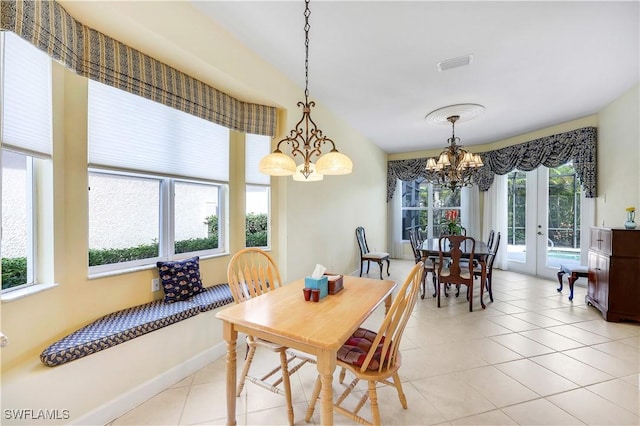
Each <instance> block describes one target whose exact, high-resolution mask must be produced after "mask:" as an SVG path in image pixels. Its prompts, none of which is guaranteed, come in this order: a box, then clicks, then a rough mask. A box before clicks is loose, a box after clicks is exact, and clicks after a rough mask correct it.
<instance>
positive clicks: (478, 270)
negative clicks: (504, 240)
mask: <svg viewBox="0 0 640 426" xmlns="http://www.w3.org/2000/svg"><path fill="white" fill-rule="evenodd" d="M492 232H493V231H492ZM499 247H500V233H499V232H498V235H497V236H496V237H495V247H494V248H493V249H492V250H491V252H490V253H489V255H488V256H487V259H486V266H485V267H486V268H487V281H486V282H485V283H481V284H482V285H484V286H485V288H486V289H487V291H488V292H489V300H491V301H492V302H493V288H492V287H493V286H492V279H491V277H492V276H493V263H494V262H495V260H496V256H497V255H498V248H499ZM473 276H474V277H475V278H480V279H482V265H480V264H478V265H476V266H475V267H474V268H473Z"/></svg>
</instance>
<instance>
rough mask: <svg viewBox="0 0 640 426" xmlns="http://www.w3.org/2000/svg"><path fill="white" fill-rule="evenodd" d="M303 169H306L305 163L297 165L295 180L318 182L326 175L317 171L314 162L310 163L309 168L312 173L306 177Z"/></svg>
mask: <svg viewBox="0 0 640 426" xmlns="http://www.w3.org/2000/svg"><path fill="white" fill-rule="evenodd" d="M302 169H304V163H302V164H300V165H299V166H298V167H296V172H295V173H294V174H293V180H295V181H298V182H318V181H320V180H322V179H324V175H321V174H320V173H318V172H317V171H316V165H315V164H313V163H309V170H311V174H310V175H309V176H307V177H306V178H305V177H304V175H303V174H302Z"/></svg>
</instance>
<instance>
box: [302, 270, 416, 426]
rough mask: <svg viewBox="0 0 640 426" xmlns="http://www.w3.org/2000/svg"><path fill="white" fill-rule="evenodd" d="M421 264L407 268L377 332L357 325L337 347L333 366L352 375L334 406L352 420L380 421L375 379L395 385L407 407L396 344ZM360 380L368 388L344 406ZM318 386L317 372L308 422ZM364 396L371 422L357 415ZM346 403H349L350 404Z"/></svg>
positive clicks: (413, 297) (412, 301)
mask: <svg viewBox="0 0 640 426" xmlns="http://www.w3.org/2000/svg"><path fill="white" fill-rule="evenodd" d="M423 268H424V265H423V264H422V262H418V263H416V265H415V266H414V267H413V269H412V270H411V272H409V275H408V276H407V278H406V280H405V281H404V284H403V285H402V287H400V289H399V290H398V292H397V294H396V296H395V299H394V300H393V303H392V304H391V307H390V308H389V310H388V311H387V313H386V315H385V317H384V320H383V321H382V324H381V325H380V328H379V329H378V332H377V333H375V332H373V331H371V330H367V329H365V328H358V330H356V332H355V333H353V335H352V336H351V337H350V338H349V339H348V340H347V341H346V342H345V344H344V345H343V346H342V347H341V348H340V349H339V350H338V358H337V360H336V366H338V367H342V368H343V369H345V370H348V371H349V372H351V374H353V375H354V376H355V378H354V379H353V381H352V382H351V383H350V384H349V385H348V386H346V388H345V390H344V392H343V393H342V395H341V396H340V397H339V398H338V400H337V401H336V402H335V403H334V410H335V411H337V412H338V413H340V414H342V415H344V416H346V417H348V418H350V419H351V420H353V421H354V422H356V423H359V424H367V425H371V424H374V425H379V424H380V411H379V408H378V394H377V392H376V385H377V384H378V383H381V384H384V385H388V386H393V387H395V389H396V392H397V393H398V398H399V399H400V403H401V404H402V408H404V409H407V398H406V396H405V394H404V391H403V390H402V382H401V381H400V376H399V375H398V370H399V369H400V366H401V365H402V357H401V355H400V351H399V350H398V349H399V347H400V341H401V340H402V334H403V332H404V329H405V327H406V325H407V322H408V321H409V317H410V316H411V312H412V311H413V308H414V307H415V304H416V300H417V296H418V291H419V288H420V280H421V277H422V273H423ZM343 379H344V370H343V372H342V373H341V374H340V383H342V382H343ZM360 380H366V381H367V382H368V385H369V386H368V392H365V393H364V395H363V396H362V397H361V398H360V401H359V402H358V404H356V406H355V408H353V409H352V410H348V409H347V408H345V407H344V406H343V405H342V403H343V402H344V401H345V399H346V398H347V397H348V396H349V394H350V393H351V391H352V390H353V389H354V388H355V386H356V385H357V384H358V382H359V381H360ZM321 389H322V383H321V381H320V377H319V376H318V378H317V379H316V384H315V386H314V389H313V393H312V395H311V399H310V400H309V408H308V410H307V416H306V419H305V420H306V421H307V422H309V421H310V420H311V416H313V411H314V408H315V404H316V402H317V400H318V396H319V395H320V390H321ZM367 399H369V400H370V402H371V414H372V417H373V423H370V422H369V421H367V420H366V419H365V418H363V417H361V416H359V415H358V412H359V411H360V409H361V408H362V407H363V405H364V404H365V402H366V401H367ZM349 406H350V407H351V406H352V405H349Z"/></svg>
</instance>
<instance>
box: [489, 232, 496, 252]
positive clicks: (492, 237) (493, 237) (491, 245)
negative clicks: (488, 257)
mask: <svg viewBox="0 0 640 426" xmlns="http://www.w3.org/2000/svg"><path fill="white" fill-rule="evenodd" d="M495 236H496V231H494V230H493V229H492V230H491V231H489V238H487V249H489V251H491V250H492V249H493V241H494V239H495Z"/></svg>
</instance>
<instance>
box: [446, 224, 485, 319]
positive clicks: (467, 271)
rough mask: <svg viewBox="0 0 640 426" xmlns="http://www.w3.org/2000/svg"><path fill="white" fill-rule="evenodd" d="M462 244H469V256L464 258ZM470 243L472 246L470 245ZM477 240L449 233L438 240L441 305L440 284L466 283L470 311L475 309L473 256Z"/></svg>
mask: <svg viewBox="0 0 640 426" xmlns="http://www.w3.org/2000/svg"><path fill="white" fill-rule="evenodd" d="M462 244H467V245H468V246H467V249H466V250H465V251H467V252H468V253H469V255H468V257H466V258H465V259H463V258H462V248H461V246H462ZM469 245H470V246H469ZM475 248H476V240H475V239H473V238H472V237H466V236H464V235H447V236H442V237H440V239H439V240H438V250H439V260H438V274H437V289H436V293H437V299H438V307H440V285H441V284H445V285H456V286H459V285H466V286H467V299H469V311H470V312H472V311H473V279H474V276H473V256H474V254H475Z"/></svg>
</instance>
